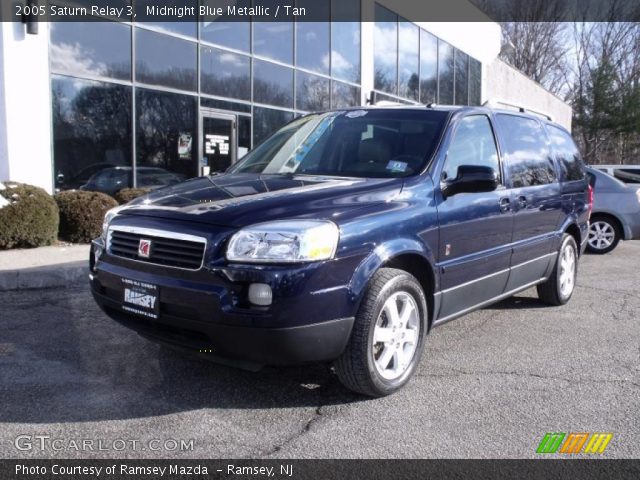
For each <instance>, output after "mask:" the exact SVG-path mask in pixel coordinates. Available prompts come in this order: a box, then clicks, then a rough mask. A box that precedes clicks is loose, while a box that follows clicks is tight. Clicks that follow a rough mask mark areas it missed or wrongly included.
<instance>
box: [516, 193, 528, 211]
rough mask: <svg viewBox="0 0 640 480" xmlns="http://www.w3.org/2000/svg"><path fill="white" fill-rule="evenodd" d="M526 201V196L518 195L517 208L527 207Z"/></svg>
mask: <svg viewBox="0 0 640 480" xmlns="http://www.w3.org/2000/svg"><path fill="white" fill-rule="evenodd" d="M527 205H528V202H527V197H525V196H524V195H520V196H519V197H518V207H519V208H527Z"/></svg>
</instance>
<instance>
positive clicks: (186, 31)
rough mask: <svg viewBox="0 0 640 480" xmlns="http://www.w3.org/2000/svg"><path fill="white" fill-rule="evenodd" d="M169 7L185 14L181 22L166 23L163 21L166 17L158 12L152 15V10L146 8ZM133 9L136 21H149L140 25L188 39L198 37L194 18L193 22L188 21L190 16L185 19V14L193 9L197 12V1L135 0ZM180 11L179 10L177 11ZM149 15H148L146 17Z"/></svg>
mask: <svg viewBox="0 0 640 480" xmlns="http://www.w3.org/2000/svg"><path fill="white" fill-rule="evenodd" d="M165 6H166V7H169V8H171V9H176V10H173V11H175V12H185V14H184V16H183V17H182V21H179V22H167V21H165V20H166V19H167V18H173V17H167V16H166V15H163V14H161V13H160V12H156V13H155V14H153V13H152V10H149V9H148V7H151V8H153V7H156V8H159V7H165ZM135 8H136V14H137V17H138V20H142V19H149V20H150V21H148V22H140V23H142V25H148V26H151V27H154V28H156V29H158V30H162V31H165V32H170V33H177V34H179V35H185V36H188V37H194V38H196V37H197V36H198V24H197V22H195V17H193V20H194V21H189V20H190V19H192V18H191V16H189V17H187V16H186V12H188V11H189V10H187V9H191V8H195V11H196V12H197V11H198V0H162V2H158V1H157V0H136V1H135ZM180 8H181V9H182V10H179V9H180ZM147 13H149V15H147Z"/></svg>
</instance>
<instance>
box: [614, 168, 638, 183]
mask: <svg viewBox="0 0 640 480" xmlns="http://www.w3.org/2000/svg"><path fill="white" fill-rule="evenodd" d="M613 176H614V177H616V178H617V179H618V180H622V181H623V182H624V183H640V168H638V169H636V168H614V169H613Z"/></svg>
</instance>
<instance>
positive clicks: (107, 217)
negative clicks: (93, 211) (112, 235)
mask: <svg viewBox="0 0 640 480" xmlns="http://www.w3.org/2000/svg"><path fill="white" fill-rule="evenodd" d="M120 210H122V207H121V206H120V207H114V208H112V209H111V210H107V213H105V214H104V220H102V240H103V241H104V243H105V245H106V244H107V229H108V228H109V224H110V223H111V220H113V219H114V218H115V216H116V215H118V212H119V211H120Z"/></svg>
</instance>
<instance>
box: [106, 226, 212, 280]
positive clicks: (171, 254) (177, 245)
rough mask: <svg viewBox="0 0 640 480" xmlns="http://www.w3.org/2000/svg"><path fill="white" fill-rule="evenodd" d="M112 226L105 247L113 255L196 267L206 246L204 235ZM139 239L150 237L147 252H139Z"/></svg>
mask: <svg viewBox="0 0 640 480" xmlns="http://www.w3.org/2000/svg"><path fill="white" fill-rule="evenodd" d="M121 228H122V227H112V228H110V229H109V239H108V251H109V253H110V254H111V255H115V256H117V257H122V258H129V259H131V260H136V261H139V262H146V263H153V264H156V265H165V266H167V267H176V268H184V269H188V270H198V269H199V268H200V267H201V266H202V259H203V257H204V251H205V248H206V240H205V239H204V238H200V237H195V236H191V235H182V234H174V233H171V232H162V231H157V230H146V229H135V228H127V229H126V230H124V229H121ZM140 240H149V241H151V247H150V249H149V256H148V257H144V256H141V255H139V253H138V248H139V246H140Z"/></svg>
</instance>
